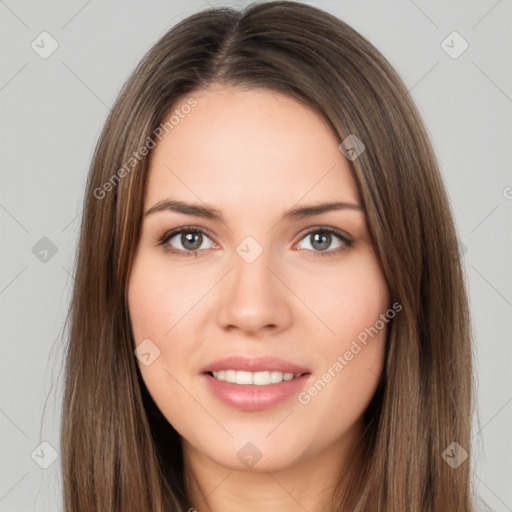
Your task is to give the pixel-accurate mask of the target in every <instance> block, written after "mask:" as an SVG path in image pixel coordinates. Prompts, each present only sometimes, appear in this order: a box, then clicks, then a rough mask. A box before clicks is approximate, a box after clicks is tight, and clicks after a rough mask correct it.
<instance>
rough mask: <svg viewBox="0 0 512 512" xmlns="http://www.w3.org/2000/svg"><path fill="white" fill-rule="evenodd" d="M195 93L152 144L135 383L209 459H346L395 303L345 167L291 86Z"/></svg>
mask: <svg viewBox="0 0 512 512" xmlns="http://www.w3.org/2000/svg"><path fill="white" fill-rule="evenodd" d="M194 98H195V100H196V101H197V104H196V105H195V106H194V108H191V109H184V111H185V110H186V111H187V112H188V113H187V114H186V115H182V117H180V120H179V123H177V124H175V125H174V127H173V129H172V130H169V131H168V133H165V132H164V135H163V137H162V139H161V141H160V142H158V144H157V146H156V147H155V148H154V149H153V150H152V153H151V159H150V168H149V175H148V181H147V188H146V194H145V198H144V206H145V207H144V211H145V213H146V214H145V216H144V219H143V225H142V234H141V238H140V242H139V245H138V247H137V252H136V257H135V261H134V265H133V270H132V273H131V276H130V280H129V289H128V303H129V310H130V317H131V322H132V329H133V336H134V343H135V347H139V345H140V347H139V348H137V351H138V352H137V354H138V357H137V364H138V365H139V368H140V371H141V374H142V377H143V380H144V382H145V384H146V386H147V388H148V390H149V392H150V394H151V396H152V397H153V400H154V401H155V403H156V405H157V406H158V407H159V409H160V410H161V412H162V413H163V415H164V416H165V417H166V418H167V420H168V421H169V422H170V423H171V424H172V425H173V427H174V428H175V429H176V430H177V431H178V432H179V434H180V435H181V436H182V438H183V441H184V446H186V447H187V450H188V451H193V452H195V453H196V454H200V455H201V456H202V457H204V458H205V459H204V460H205V461H208V462H209V463H214V464H219V465H222V466H224V467H228V468H233V469H234V468H238V469H247V468H252V469H254V470H264V471H273V470H277V469H283V468H286V467H289V466H292V465H293V464H295V463H299V462H301V461H306V460H309V459H311V458H312V457H315V456H318V455H319V454H320V453H326V452H327V450H329V453H342V452H343V451H344V450H346V449H347V447H349V446H350V445H351V444H352V443H353V441H354V439H355V436H356V434H357V432H358V430H359V428H360V427H361V417H362V414H363V412H364V410H365V408H366V407H367V405H368V403H369V401H370V399H371V398H372V396H373V394H374V392H375V389H376V386H377V382H378V378H379V375H380V374H381V371H382V367H383V355H384V346H385V337H386V330H387V324H388V321H389V320H388V319H389V314H388V313H387V311H389V308H390V304H389V295H388V288H387V286H386V282H385V279H384V276H383V274H382V271H381V268H380V266H379V263H378V260H377V257H376V253H375V250H374V247H373V245H372V242H371V239H370V236H369V232H368V226H367V222H366V217H365V213H364V211H363V209H362V208H361V202H360V197H359V194H358V189H357V186H356V183H355V181H354V179H353V177H352V175H351V172H350V167H349V162H348V161H347V159H346V158H345V156H344V155H343V153H342V152H341V151H340V150H339V148H338V141H337V140H336V138H335V136H334V135H333V134H332V133H331V132H330V130H329V128H328V127H327V125H326V124H325V123H324V121H323V120H322V119H321V118H320V117H319V116H318V115H317V114H316V113H315V112H313V111H312V110H310V109H308V108H307V107H305V106H303V105H302V104H300V103H299V102H297V101H296V100H294V99H291V98H289V97H287V96H284V95H281V94H279V93H276V92H271V91H268V90H261V89H259V90H249V91H247V90H246V91H240V90H236V89H232V88H226V87H221V86H218V85H217V86H213V87H210V88H209V89H207V90H206V91H203V92H200V93H197V94H194ZM186 101H187V98H185V100H183V103H185V102H186ZM178 108H179V107H178ZM324 204H329V205H333V204H335V205H337V206H331V207H325V208H323V209H321V208H318V207H319V205H324ZM135 347H134V348H135ZM141 354H144V355H143V356H142V355H141ZM187 453H188V452H187Z"/></svg>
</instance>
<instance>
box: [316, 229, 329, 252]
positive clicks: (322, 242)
mask: <svg viewBox="0 0 512 512" xmlns="http://www.w3.org/2000/svg"><path fill="white" fill-rule="evenodd" d="M317 242H318V245H315V244H317ZM312 245H313V247H314V248H315V249H318V250H320V251H323V250H325V249H327V248H328V247H329V245H331V234H330V233H326V232H324V231H320V232H318V233H314V234H313V243H312Z"/></svg>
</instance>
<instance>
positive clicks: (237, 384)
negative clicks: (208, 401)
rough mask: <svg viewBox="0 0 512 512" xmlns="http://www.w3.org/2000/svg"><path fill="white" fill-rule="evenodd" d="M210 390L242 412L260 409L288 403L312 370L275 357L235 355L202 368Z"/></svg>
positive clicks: (224, 402)
mask: <svg viewBox="0 0 512 512" xmlns="http://www.w3.org/2000/svg"><path fill="white" fill-rule="evenodd" d="M201 375H202V378H203V382H204V383H205V385H206V388H207V389H208V391H209V392H210V393H211V394H212V395H213V396H214V397H215V398H216V399H218V400H220V401H221V402H222V403H223V404H225V405H228V406H230V407H232V408H235V409H238V410H241V411H260V410H264V409H269V408H271V407H274V406H276V405H278V404H280V403H281V402H285V401H286V400H288V399H290V398H291V397H292V396H293V395H296V394H297V393H299V392H300V391H301V389H303V388H304V387H305V385H306V383H307V382H308V381H309V378H310V376H311V372H310V370H309V369H307V368H304V367H301V366H299V365H296V364H293V363H291V362H289V361H286V360H284V359H279V358H274V357H257V358H247V357H243V356H240V357H239V356H232V357H228V358H225V359H220V360H217V361H214V362H213V363H210V364H209V365H207V366H206V367H203V368H202V369H201Z"/></svg>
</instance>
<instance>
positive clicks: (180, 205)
mask: <svg viewBox="0 0 512 512" xmlns="http://www.w3.org/2000/svg"><path fill="white" fill-rule="evenodd" d="M335 210H355V211H360V212H363V208H362V206H360V205H359V204H354V203H347V202H340V201H338V202H331V203H321V204H312V205H308V206H300V207H297V208H291V209H290V210H288V211H286V212H285V213H284V214H283V216H282V220H287V221H296V220H300V219H304V218H307V217H313V216H315V215H320V214H321V213H325V212H330V211H335ZM157 212H177V213H183V214H185V215H193V216H194V217H200V218H204V219H211V220H215V221H218V222H222V223H225V221H224V217H223V215H222V212H221V211H220V210H218V209H217V208H214V207H213V206H209V205H206V204H203V205H201V204H196V203H187V202H184V201H178V200H175V199H165V200H163V201H160V202H158V203H156V204H155V205H154V206H152V207H151V208H150V209H149V210H148V211H147V212H146V213H145V214H144V217H147V216H148V215H152V214H154V213H157Z"/></svg>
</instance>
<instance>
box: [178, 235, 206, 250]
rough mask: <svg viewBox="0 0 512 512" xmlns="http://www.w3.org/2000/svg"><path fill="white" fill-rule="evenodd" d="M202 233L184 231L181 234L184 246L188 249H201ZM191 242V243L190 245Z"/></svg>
mask: <svg viewBox="0 0 512 512" xmlns="http://www.w3.org/2000/svg"><path fill="white" fill-rule="evenodd" d="M194 237H196V240H195V242H194ZM201 238H202V235H201V233H197V232H189V233H186V234H185V233H183V234H182V235H181V243H182V244H183V247H185V248H186V249H190V250H194V249H199V247H201V242H202V240H201ZM189 244H190V245H189Z"/></svg>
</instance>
